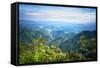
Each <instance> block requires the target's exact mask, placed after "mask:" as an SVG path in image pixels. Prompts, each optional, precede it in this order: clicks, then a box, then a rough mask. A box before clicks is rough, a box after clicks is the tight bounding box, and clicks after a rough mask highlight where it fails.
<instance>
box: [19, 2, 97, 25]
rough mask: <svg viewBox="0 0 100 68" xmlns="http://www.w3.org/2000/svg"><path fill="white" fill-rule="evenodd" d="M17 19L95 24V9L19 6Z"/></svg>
mask: <svg viewBox="0 0 100 68" xmlns="http://www.w3.org/2000/svg"><path fill="white" fill-rule="evenodd" d="M19 13H20V14H19V19H20V20H31V21H38V22H39V21H41V22H55V23H60V22H61V23H76V24H87V23H95V22H96V9H95V8H75V7H57V6H55V7H53V6H40V5H22V4H21V5H20V6H19Z"/></svg>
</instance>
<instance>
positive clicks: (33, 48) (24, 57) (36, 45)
mask: <svg viewBox="0 0 100 68" xmlns="http://www.w3.org/2000/svg"><path fill="white" fill-rule="evenodd" d="M90 41H91V42H90ZM78 42H79V44H80V47H79V49H78V50H77V51H73V50H70V51H63V50H62V49H61V48H59V47H58V46H57V45H55V44H54V45H53V44H52V45H48V44H47V43H46V40H45V39H43V38H38V39H34V38H33V39H32V43H30V44H28V45H26V44H24V43H22V42H20V44H19V48H20V49H19V63H20V64H29V63H30V64H31V63H50V62H68V61H80V60H81V61H82V60H95V59H96V56H93V55H95V54H96V39H95V38H91V39H88V38H87V37H86V36H84V35H82V36H81V37H80V40H79V41H78ZM90 43H91V46H88V45H90ZM90 56H91V57H90Z"/></svg>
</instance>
